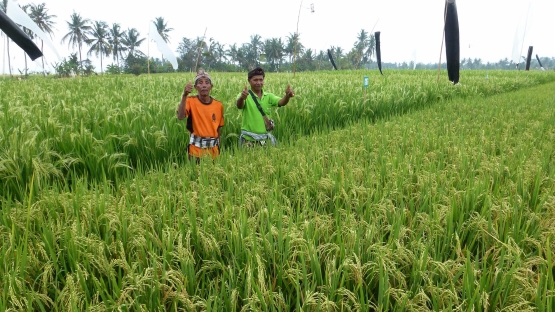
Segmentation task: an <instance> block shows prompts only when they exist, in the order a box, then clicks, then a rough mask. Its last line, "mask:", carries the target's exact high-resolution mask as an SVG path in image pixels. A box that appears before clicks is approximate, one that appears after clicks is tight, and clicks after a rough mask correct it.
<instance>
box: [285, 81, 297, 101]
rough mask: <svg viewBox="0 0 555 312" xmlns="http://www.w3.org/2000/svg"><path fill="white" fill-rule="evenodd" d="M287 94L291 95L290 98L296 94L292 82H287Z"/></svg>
mask: <svg viewBox="0 0 555 312" xmlns="http://www.w3.org/2000/svg"><path fill="white" fill-rule="evenodd" d="M285 96H287V97H290V98H292V97H294V96H295V91H293V89H291V85H290V84H287V89H285Z"/></svg>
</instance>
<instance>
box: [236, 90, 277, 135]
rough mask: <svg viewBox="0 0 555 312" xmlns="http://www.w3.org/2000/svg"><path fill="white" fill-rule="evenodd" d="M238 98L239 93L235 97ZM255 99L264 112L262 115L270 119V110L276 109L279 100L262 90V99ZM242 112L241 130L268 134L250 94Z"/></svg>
mask: <svg viewBox="0 0 555 312" xmlns="http://www.w3.org/2000/svg"><path fill="white" fill-rule="evenodd" d="M240 96H241V94H240V93H239V94H238V95H237V98H239V97H240ZM255 96H256V94H255ZM257 99H258V103H259V104H260V106H261V107H262V110H264V113H266V115H267V116H268V118H271V117H270V113H271V110H270V108H271V107H277V106H278V102H279V100H281V98H280V97H278V96H276V95H274V94H272V93H268V92H264V90H262V99H260V98H258V97H257ZM242 111H243V112H242V115H243V120H242V122H241V129H242V130H246V131H249V132H252V133H256V134H265V133H268V131H266V125H265V124H264V118H262V114H260V111H259V110H258V107H256V103H254V100H253V99H252V96H251V95H250V94H249V96H248V97H247V99H246V100H245V106H244V107H243V109H242ZM246 139H250V137H248V136H246Z"/></svg>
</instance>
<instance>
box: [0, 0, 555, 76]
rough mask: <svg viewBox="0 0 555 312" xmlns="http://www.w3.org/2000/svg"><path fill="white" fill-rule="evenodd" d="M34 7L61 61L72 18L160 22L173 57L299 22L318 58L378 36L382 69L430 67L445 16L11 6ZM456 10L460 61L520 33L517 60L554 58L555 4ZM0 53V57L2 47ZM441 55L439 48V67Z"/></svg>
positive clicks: (393, 11)
mask: <svg viewBox="0 0 555 312" xmlns="http://www.w3.org/2000/svg"><path fill="white" fill-rule="evenodd" d="M41 2H45V3H46V7H47V8H48V9H49V13H50V14H52V15H56V16H57V17H56V18H55V19H54V21H55V22H56V24H55V35H54V38H53V42H54V44H55V45H56V47H58V53H59V54H60V55H61V56H62V57H67V56H69V54H70V53H71V52H73V51H75V52H76V51H77V50H73V49H72V48H68V44H67V42H66V43H64V44H62V43H60V40H61V38H62V37H63V36H64V35H65V34H66V33H67V32H68V28H67V22H66V21H68V20H69V17H70V15H71V14H72V13H73V11H75V12H76V13H79V14H81V16H82V17H84V18H88V19H90V20H91V21H95V20H101V21H105V22H107V23H108V24H109V25H111V24H112V23H119V24H120V25H121V27H122V29H124V30H126V29H128V28H136V29H137V30H138V31H139V32H140V34H141V36H142V37H145V38H147V37H148V29H149V24H148V23H150V22H151V21H153V20H154V19H155V18H156V17H164V19H165V20H166V21H167V23H168V27H170V28H173V29H174V30H173V31H172V32H170V43H169V46H170V48H171V49H172V50H173V51H176V50H177V47H178V44H179V42H180V41H181V39H182V38H183V37H186V38H189V39H194V38H196V37H202V36H203V34H204V32H205V30H206V36H207V38H213V39H214V40H216V41H218V42H220V43H221V44H226V48H227V47H228V46H229V45H230V44H233V43H237V45H238V46H240V45H241V44H242V43H247V42H249V41H250V37H251V36H252V35H254V34H258V35H260V36H261V37H262V39H263V40H265V39H270V38H274V37H280V38H282V39H283V40H284V41H285V39H286V37H287V36H289V35H290V34H293V33H295V32H296V31H297V21H298V31H299V33H300V40H301V43H302V44H303V45H304V46H305V48H311V49H313V50H316V51H319V50H325V49H327V48H329V47H330V46H340V47H342V48H343V50H345V51H346V52H347V51H349V50H350V49H351V48H352V47H353V44H354V43H355V41H356V39H357V34H358V33H359V32H360V31H361V29H364V30H366V31H367V32H371V31H374V32H375V31H380V32H381V51H382V62H403V61H406V62H410V61H413V60H416V61H417V62H422V63H436V62H438V61H439V58H440V49H441V43H442V31H443V11H444V1H443V0H397V1H391V0H381V1H373V0H340V1H332V0H303V1H301V0H280V1H277V0H276V1H264V0H259V1H254V0H205V1H201V0H197V1H176V0H157V1H148V2H146V1H130V0H94V1H83V0H76V1H70V0H38V1H27V0H18V1H17V3H19V4H20V5H24V4H28V3H34V4H38V3H41ZM311 5H312V6H313V8H314V12H312V11H311ZM457 10H458V16H459V28H460V43H461V59H463V58H481V59H482V60H483V62H484V63H485V62H488V61H490V62H497V61H499V60H500V59H504V58H508V59H511V58H512V56H513V55H512V54H513V49H514V44H515V35H516V34H517V29H519V30H520V34H521V35H520V36H517V37H521V38H522V33H523V32H524V31H523V30H524V28H526V32H524V39H523V41H522V42H520V43H519V46H521V48H520V49H519V50H521V51H522V52H521V55H526V53H527V51H528V46H530V45H532V46H534V53H533V54H534V55H535V54H538V55H539V56H540V57H544V56H545V57H554V56H555V35H554V32H555V23H554V18H555V16H554V14H555V0H514V1H511V0H509V1H501V0H459V1H457ZM299 11H300V14H299ZM374 26H375V28H374ZM2 42H5V40H3V41H2ZM1 47H2V51H5V49H4V43H2V45H1ZM12 47H14V48H13V51H12V49H11V51H12V53H11V54H12V58H14V63H16V64H18V63H19V64H22V62H23V52H22V51H21V50H20V49H19V48H18V47H17V46H15V44H12V45H11V46H10V48H12ZM16 50H19V51H16ZM87 50H88V49H87ZM141 50H142V51H143V52H144V53H148V54H149V55H151V56H153V57H158V58H160V56H161V55H160V53H159V52H158V51H157V50H156V48H155V45H154V44H150V48H149V49H148V48H147V43H146V40H145V43H143V45H142V46H141ZM519 52H520V51H519ZM3 54H5V53H3ZM176 54H177V53H176ZM45 55H46V60H47V61H57V60H56V58H55V56H54V54H53V53H52V52H50V51H48V48H47V47H46V46H45ZM444 55H445V49H443V56H442V61H443V62H444V61H445V56H444ZM3 59H4V60H3V63H4V65H3V66H2V70H3V72H6V73H7V72H8V69H7V61H6V59H5V58H4V57H3ZM91 60H93V61H95V62H94V63H95V65H96V66H97V70H99V62H98V61H97V59H96V57H95V56H91ZM111 62H112V60H111V59H110V60H108V61H107V62H104V66H106V64H110V63H111ZM35 63H36V64H30V65H29V68H30V69H31V70H37V68H40V66H39V65H38V64H39V63H40V58H39V59H38V60H37V61H35ZM4 68H5V69H4ZM16 72H17V71H16Z"/></svg>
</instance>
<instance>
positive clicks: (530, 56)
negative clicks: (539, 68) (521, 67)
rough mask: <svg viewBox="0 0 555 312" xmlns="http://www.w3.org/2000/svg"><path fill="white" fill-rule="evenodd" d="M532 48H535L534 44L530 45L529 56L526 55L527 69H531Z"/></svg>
mask: <svg viewBox="0 0 555 312" xmlns="http://www.w3.org/2000/svg"><path fill="white" fill-rule="evenodd" d="M532 50H534V47H533V46H529V47H528V56H526V70H530V62H531V61H532Z"/></svg>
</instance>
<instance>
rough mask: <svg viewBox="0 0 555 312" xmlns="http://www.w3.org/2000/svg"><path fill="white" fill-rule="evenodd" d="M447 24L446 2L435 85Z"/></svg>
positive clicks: (439, 70) (439, 69) (439, 71)
mask: <svg viewBox="0 0 555 312" xmlns="http://www.w3.org/2000/svg"><path fill="white" fill-rule="evenodd" d="M446 23H447V2H446V3H445V11H444V12H443V33H442V36H441V49H440V50H439V64H437V83H438V84H439V74H440V73H441V55H442V54H443V42H444V41H445V24H446Z"/></svg>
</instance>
